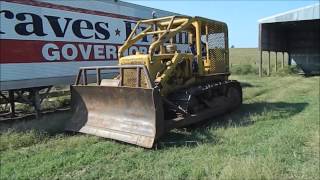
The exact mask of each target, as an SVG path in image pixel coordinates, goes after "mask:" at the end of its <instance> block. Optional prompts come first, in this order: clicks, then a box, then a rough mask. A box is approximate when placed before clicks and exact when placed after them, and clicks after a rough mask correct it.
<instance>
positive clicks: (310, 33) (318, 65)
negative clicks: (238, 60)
mask: <svg viewBox="0 0 320 180" xmlns="http://www.w3.org/2000/svg"><path fill="white" fill-rule="evenodd" d="M258 22H259V50H260V62H259V75H260V76H262V72H263V71H262V64H263V63H262V53H263V51H267V52H268V54H269V56H268V57H269V58H268V69H267V72H268V75H270V72H271V71H270V70H271V66H270V52H275V53H276V61H278V56H277V55H278V53H279V52H280V53H281V54H280V55H282V68H283V67H284V53H288V65H291V64H292V63H293V61H294V62H295V63H296V64H297V66H298V67H299V68H301V70H302V71H303V72H304V74H306V75H310V74H320V52H319V51H320V33H319V32H320V12H319V4H315V5H311V6H306V7H302V8H299V9H295V10H291V11H288V12H284V13H280V14H276V15H274V16H270V17H266V18H263V19H260V20H259V21H258ZM276 64H277V63H276ZM275 68H276V70H277V68H278V67H277V65H276V66H275Z"/></svg>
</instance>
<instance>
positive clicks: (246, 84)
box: [240, 82, 258, 88]
mask: <svg viewBox="0 0 320 180" xmlns="http://www.w3.org/2000/svg"><path fill="white" fill-rule="evenodd" d="M240 84H241V87H242V88H249V87H258V86H256V85H252V84H250V83H247V82H240Z"/></svg>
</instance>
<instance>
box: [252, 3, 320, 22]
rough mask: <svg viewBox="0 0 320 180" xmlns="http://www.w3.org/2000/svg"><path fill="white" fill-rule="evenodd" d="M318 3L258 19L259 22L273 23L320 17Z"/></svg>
mask: <svg viewBox="0 0 320 180" xmlns="http://www.w3.org/2000/svg"><path fill="white" fill-rule="evenodd" d="M319 6H320V4H314V5H310V6H305V7H302V8H298V9H294V10H290V11H287V12H284V13H280V14H276V15H273V16H270V17H266V18H263V19H260V20H258V22H259V23H275V22H287V21H302V20H313V19H320V11H319Z"/></svg>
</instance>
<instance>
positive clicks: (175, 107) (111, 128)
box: [66, 16, 242, 148]
mask: <svg viewBox="0 0 320 180" xmlns="http://www.w3.org/2000/svg"><path fill="white" fill-rule="evenodd" d="M141 26H143V27H144V28H143V29H144V30H142V31H141V30H140V31H138V30H137V29H139V27H141ZM181 33H183V34H185V35H186V37H187V41H188V43H187V44H183V45H184V49H183V48H181V47H180V48H179V47H178V46H181V44H176V43H175V42H176V41H175V40H176V38H177V37H178V35H179V34H180V35H181ZM142 38H149V39H152V42H151V44H150V46H149V48H148V52H144V53H142V52H136V53H135V54H133V55H126V54H127V53H125V52H126V51H127V50H128V49H129V48H130V47H131V46H133V45H135V44H137V42H139V41H141V39H142ZM118 58H119V65H117V66H97V67H83V68H80V70H79V74H78V76H77V78H76V82H75V84H74V85H72V86H71V107H72V111H73V117H72V118H71V119H70V121H69V122H68V123H67V126H66V130H68V131H75V132H82V133H87V134H92V135H96V136H101V137H105V138H110V139H115V140H118V141H123V142H127V143H131V144H135V145H138V146H142V147H145V148H151V147H153V145H154V143H155V142H156V141H157V140H158V139H159V138H160V137H161V136H163V135H164V134H165V133H166V132H168V131H170V130H171V129H174V128H181V127H186V126H189V125H192V124H194V123H198V122H200V121H203V120H207V119H208V118H210V117H213V116H217V115H220V114H222V113H226V112H229V111H231V110H233V109H235V108H237V107H238V106H240V105H241V104H242V89H241V86H240V83H239V82H237V81H234V80H228V76H229V75H230V72H229V50H228V29H227V25H226V24H225V23H223V22H219V21H214V20H210V19H206V18H202V17H188V16H170V17H162V18H154V19H148V20H141V21H138V22H137V24H136V26H135V28H134V29H133V30H132V32H131V34H130V35H129V36H128V38H127V40H126V41H125V42H124V44H123V45H122V46H121V47H120V48H119V50H118ZM110 70H114V71H115V72H117V75H116V76H115V77H113V78H104V75H103V74H104V72H109V71H110ZM88 74H90V75H91V79H92V74H95V75H94V82H89V81H88V79H89V78H88Z"/></svg>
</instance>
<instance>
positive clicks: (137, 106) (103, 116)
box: [66, 86, 165, 148]
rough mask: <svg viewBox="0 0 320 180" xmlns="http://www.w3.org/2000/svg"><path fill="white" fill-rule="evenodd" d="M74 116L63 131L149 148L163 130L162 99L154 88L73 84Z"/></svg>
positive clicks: (72, 101)
mask: <svg viewBox="0 0 320 180" xmlns="http://www.w3.org/2000/svg"><path fill="white" fill-rule="evenodd" d="M71 94H72V95H71V103H72V104H71V106H72V111H73V117H72V118H71V120H70V122H69V123H67V126H66V130H68V131H76V132H82V133H87V134H93V135H96V136H101V137H105V138H110V139H115V140H119V141H123V142H127V143H131V144H135V145H138V146H142V147H145V148H151V147H152V146H153V143H154V141H155V139H156V138H157V137H159V136H160V135H161V134H162V133H163V131H164V126H165V125H164V120H163V107H162V101H161V99H160V96H159V94H158V92H157V91H155V90H154V89H143V88H131V87H107V86H72V87H71Z"/></svg>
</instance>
